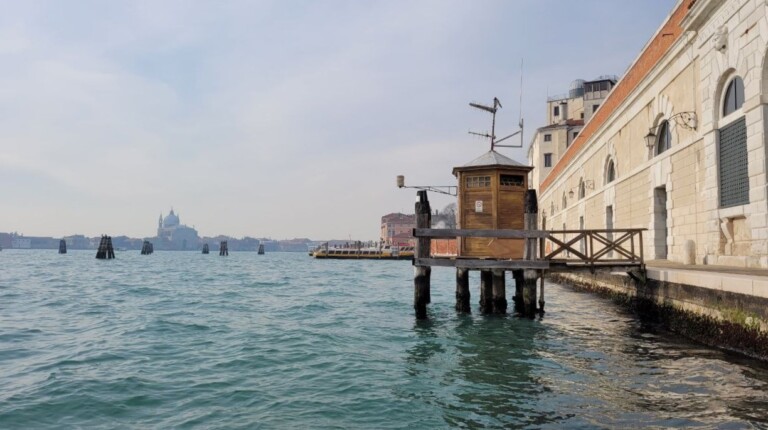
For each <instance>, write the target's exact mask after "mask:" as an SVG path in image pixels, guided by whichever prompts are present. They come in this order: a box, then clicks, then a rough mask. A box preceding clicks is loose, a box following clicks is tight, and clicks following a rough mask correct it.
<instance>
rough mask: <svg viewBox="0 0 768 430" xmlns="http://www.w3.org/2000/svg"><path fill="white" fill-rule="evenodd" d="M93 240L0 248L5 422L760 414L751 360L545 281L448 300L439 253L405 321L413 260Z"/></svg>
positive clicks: (626, 419) (392, 424) (730, 424)
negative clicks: (105, 248) (497, 303)
mask: <svg viewBox="0 0 768 430" xmlns="http://www.w3.org/2000/svg"><path fill="white" fill-rule="evenodd" d="M94 255H95V253H94V252H91V251H88V252H85V251H70V253H69V254H66V255H58V254H56V251H55V250H50V251H14V250H3V251H2V252H0V428H14V429H15V428H19V429H21V428H24V429H27V428H263V429H267V428H350V429H353V428H373V429H380V428H429V429H432V428H454V427H460V428H482V427H496V428H626V427H657V428H667V427H682V426H702V427H704V428H713V427H719V428H750V427H764V426H766V425H768V408H767V407H766V406H768V390H767V388H768V385H767V383H768V367H766V366H765V365H764V364H763V363H760V362H757V361H753V360H749V359H745V358H741V357H738V356H732V355H728V354H725V353H723V352H720V351H717V350H713V349H710V348H706V347H702V346H700V345H697V344H695V343H692V342H690V341H688V340H686V339H683V338H681V337H678V336H675V335H674V334H670V333H667V332H664V331H662V330H660V329H658V328H657V327H654V326H649V325H646V324H644V323H642V322H641V321H640V320H639V319H638V318H636V317H635V316H634V315H632V314H630V313H627V312H626V311H625V310H623V309H621V308H619V307H617V306H615V305H614V304H612V303H611V302H609V301H606V300H603V299H600V298H597V297H595V296H592V295H589V294H583V293H576V292H574V291H572V290H570V289H568V288H565V287H561V286H558V285H548V287H547V310H548V312H547V314H546V316H545V317H544V318H543V319H540V320H535V321H529V320H521V319H516V318H514V317H503V318H502V317H482V316H480V315H479V314H478V310H477V298H478V294H477V285H478V283H479V281H478V279H477V276H473V277H471V283H472V284H471V285H472V286H473V289H472V293H473V298H472V302H473V314H472V315H470V316H457V315H456V314H455V312H454V311H453V306H454V273H453V272H452V271H451V270H448V269H446V270H440V269H434V270H433V272H432V285H433V288H432V304H431V305H430V309H429V313H430V318H429V320H428V321H425V322H417V321H415V320H414V317H413V309H412V297H413V290H412V276H413V269H412V267H411V265H410V262H408V261H362V262H349V261H327V260H322V261H316V260H312V259H311V258H309V257H308V256H306V255H305V254H291V253H273V254H267V255H263V256H259V255H256V254H255V253H232V254H230V256H229V257H219V256H218V255H214V254H210V255H202V254H199V253H191V252H189V253H185V252H156V253H154V254H152V255H150V256H141V255H139V252H138V251H126V252H118V253H117V259H116V260H114V261H97V260H95V259H94ZM508 283H509V284H512V281H511V280H509V281H508ZM508 289H509V290H511V289H512V288H508Z"/></svg>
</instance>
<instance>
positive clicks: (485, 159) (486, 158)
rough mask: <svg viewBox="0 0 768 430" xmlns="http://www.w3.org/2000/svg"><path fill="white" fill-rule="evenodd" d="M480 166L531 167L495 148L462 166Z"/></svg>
mask: <svg viewBox="0 0 768 430" xmlns="http://www.w3.org/2000/svg"><path fill="white" fill-rule="evenodd" d="M479 166H512V167H530V166H527V165H525V164H522V163H518V162H517V161H515V160H513V159H511V158H509V157H505V156H504V155H501V154H499V153H498V152H496V151H494V150H490V151H488V152H486V153H485V154H483V155H481V156H479V157H477V158H475V159H474V160H472V161H470V162H469V163H467V164H465V165H463V166H462V167H479Z"/></svg>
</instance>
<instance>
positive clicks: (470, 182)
mask: <svg viewBox="0 0 768 430" xmlns="http://www.w3.org/2000/svg"><path fill="white" fill-rule="evenodd" d="M490 186H491V177H490V176H469V177H468V178H467V188H486V187H490Z"/></svg>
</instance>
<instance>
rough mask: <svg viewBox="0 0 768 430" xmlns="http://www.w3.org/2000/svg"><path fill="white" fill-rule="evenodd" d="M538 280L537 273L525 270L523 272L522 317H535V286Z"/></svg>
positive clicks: (536, 271)
mask: <svg viewBox="0 0 768 430" xmlns="http://www.w3.org/2000/svg"><path fill="white" fill-rule="evenodd" d="M538 280H539V271H538V270H532V269H526V270H524V271H523V312H522V314H523V316H525V317H528V318H533V317H535V316H536V313H537V312H536V284H537V283H538Z"/></svg>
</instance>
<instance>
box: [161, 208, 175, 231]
mask: <svg viewBox="0 0 768 430" xmlns="http://www.w3.org/2000/svg"><path fill="white" fill-rule="evenodd" d="M177 225H179V217H178V215H176V214H175V213H173V209H171V213H169V214H168V215H167V216H166V217H165V218H163V228H168V227H176V226H177Z"/></svg>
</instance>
